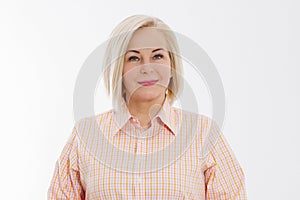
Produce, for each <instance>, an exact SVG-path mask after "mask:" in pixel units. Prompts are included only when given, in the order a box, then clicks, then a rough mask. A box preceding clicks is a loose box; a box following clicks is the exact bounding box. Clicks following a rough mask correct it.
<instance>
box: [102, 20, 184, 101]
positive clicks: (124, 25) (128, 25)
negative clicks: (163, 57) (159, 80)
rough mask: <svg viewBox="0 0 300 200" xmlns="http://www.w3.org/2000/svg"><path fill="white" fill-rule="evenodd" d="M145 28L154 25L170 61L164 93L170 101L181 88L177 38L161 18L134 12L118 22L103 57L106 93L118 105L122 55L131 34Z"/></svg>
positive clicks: (120, 92)
mask: <svg viewBox="0 0 300 200" xmlns="http://www.w3.org/2000/svg"><path fill="white" fill-rule="evenodd" d="M144 27H150V28H155V29H157V30H158V31H160V32H161V33H162V34H163V36H164V39H165V41H166V44H167V50H168V53H169V56H170V61H171V73H172V78H171V79H170V83H169V86H168V88H167V91H166V94H167V97H168V98H169V100H170V103H171V104H173V103H174V101H175V99H176V97H178V95H179V93H180V92H181V89H182V78H181V77H182V61H181V58H180V54H179V47H178V43H177V39H176V37H175V34H174V33H173V31H172V30H171V29H170V28H169V26H168V25H166V24H165V23H164V22H163V21H162V20H160V19H158V18H155V17H151V16H146V15H133V16H130V17H128V18H126V19H124V20H123V21H122V22H121V23H119V24H118V25H117V26H116V27H115V29H114V30H113V31H112V33H111V35H110V39H109V40H108V43H107V47H106V51H105V57H104V63H103V64H104V68H103V69H104V77H103V80H104V85H105V88H106V90H107V94H108V95H109V96H111V97H112V103H113V105H114V106H120V103H121V100H122V99H121V98H123V84H122V72H123V63H124V55H125V53H126V50H127V47H128V44H129V42H130V39H131V37H132V35H133V33H134V32H135V31H136V30H138V29H140V28H144Z"/></svg>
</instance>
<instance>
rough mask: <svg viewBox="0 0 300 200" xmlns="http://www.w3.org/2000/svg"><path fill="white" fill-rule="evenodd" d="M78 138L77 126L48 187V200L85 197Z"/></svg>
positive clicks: (57, 163) (73, 199)
mask: <svg viewBox="0 0 300 200" xmlns="http://www.w3.org/2000/svg"><path fill="white" fill-rule="evenodd" d="M77 142H78V140H77V136H76V128H75V127H74V129H73V131H72V135H71V137H70V139H69V140H68V142H67V144H66V145H65V147H64V149H63V151H62V153H61V156H60V157H59V159H58V161H57V162H56V166H55V171H54V175H53V178H52V181H51V184H50V187H49V189H48V200H52V199H53V200H54V199H55V200H58V199H72V200H75V199H84V196H85V194H84V190H83V188H82V185H81V183H80V173H79V168H78V149H77V147H78V143H77Z"/></svg>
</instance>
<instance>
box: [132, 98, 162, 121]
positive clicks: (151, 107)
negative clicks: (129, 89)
mask: <svg viewBox="0 0 300 200" xmlns="http://www.w3.org/2000/svg"><path fill="white" fill-rule="evenodd" d="M164 100H165V95H162V96H160V97H159V98H156V99H154V100H151V101H134V100H131V101H129V103H128V104H127V107H128V110H129V112H130V114H131V115H133V116H134V117H135V118H137V119H138V120H139V122H140V125H141V126H142V127H145V126H149V125H150V124H151V119H152V118H153V117H154V116H155V115H156V114H157V113H158V112H159V110H160V109H161V107H162V105H163V103H164ZM127 102H128V100H127Z"/></svg>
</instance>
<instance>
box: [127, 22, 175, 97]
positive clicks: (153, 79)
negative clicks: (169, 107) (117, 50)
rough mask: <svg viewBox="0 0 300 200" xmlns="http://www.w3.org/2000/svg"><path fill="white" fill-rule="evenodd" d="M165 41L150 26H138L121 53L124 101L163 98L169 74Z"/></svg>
mask: <svg viewBox="0 0 300 200" xmlns="http://www.w3.org/2000/svg"><path fill="white" fill-rule="evenodd" d="M166 47H167V45H166V41H165V39H164V36H163V34H162V33H161V32H159V31H158V30H156V29H153V28H141V29H139V30H137V31H136V32H135V33H134V34H133V36H132V38H131V40H130V42H129V45H128V48H127V51H126V54H125V56H124V65H123V79H122V80H123V87H124V92H125V93H126V101H127V102H129V101H131V102H132V101H133V102H147V101H155V100H157V99H161V98H164V96H165V93H166V89H167V88H168V85H169V82H170V78H171V61H170V57H169V53H168V51H167V48H166Z"/></svg>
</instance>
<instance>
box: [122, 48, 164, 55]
mask: <svg viewBox="0 0 300 200" xmlns="http://www.w3.org/2000/svg"><path fill="white" fill-rule="evenodd" d="M160 50H163V51H166V50H165V49H164V48H158V49H154V50H153V51H152V53H153V52H156V51H160ZM129 52H134V53H140V52H139V51H137V50H133V49H132V50H128V51H126V53H125V54H127V53H129Z"/></svg>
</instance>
